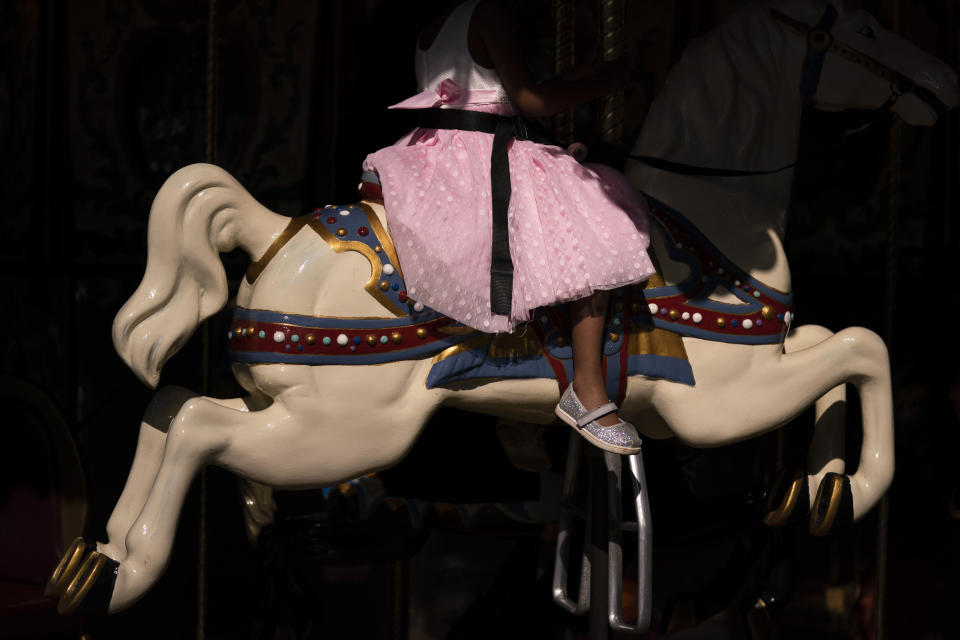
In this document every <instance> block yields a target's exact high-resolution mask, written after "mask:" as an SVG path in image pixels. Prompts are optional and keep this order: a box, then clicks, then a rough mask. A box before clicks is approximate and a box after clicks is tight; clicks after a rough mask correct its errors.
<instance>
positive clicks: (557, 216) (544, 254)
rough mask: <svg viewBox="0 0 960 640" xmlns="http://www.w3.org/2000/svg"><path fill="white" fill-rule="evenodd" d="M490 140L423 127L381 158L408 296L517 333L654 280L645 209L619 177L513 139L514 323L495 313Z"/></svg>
mask: <svg viewBox="0 0 960 640" xmlns="http://www.w3.org/2000/svg"><path fill="white" fill-rule="evenodd" d="M492 144H493V136H492V135H490V134H485V133H479V132H472V131H459V130H439V131H436V130H432V129H416V130H414V131H413V132H412V133H411V134H409V135H408V136H406V137H405V138H403V139H401V140H400V141H399V142H398V143H397V144H395V145H393V146H391V147H387V148H385V149H381V150H380V151H378V152H376V153H374V154H371V155H369V156H368V157H367V159H366V161H365V162H364V168H365V169H367V170H372V171H376V172H377V173H378V174H379V176H380V181H381V183H382V186H383V199H384V207H385V208H386V212H387V224H388V227H389V231H390V235H391V236H392V237H393V240H394V243H395V245H396V247H397V252H398V255H399V257H400V266H401V268H402V269H403V276H404V279H405V280H406V284H407V293H408V295H409V296H410V297H411V298H413V299H415V300H417V301H419V302H422V303H423V304H425V305H427V306H429V307H432V308H434V309H436V310H437V311H440V312H442V313H445V314H446V315H449V316H451V317H452V318H454V319H456V320H458V321H460V322H462V323H464V324H467V325H470V326H472V327H475V328H477V329H479V330H481V331H487V332H501V331H512V330H513V329H514V328H515V327H516V326H517V325H518V324H520V323H523V322H526V321H527V320H529V318H530V312H531V311H532V310H534V309H536V308H537V307H542V306H548V305H552V304H556V303H559V302H564V301H568V300H575V299H577V298H583V297H586V296H588V295H590V294H591V293H592V292H593V291H596V290H599V289H613V288H616V287H619V286H623V285H626V284H630V283H633V282H639V281H642V280H646V279H647V278H648V277H649V276H650V275H651V274H652V273H653V272H654V268H653V264H652V263H651V261H650V257H649V256H648V255H647V247H648V246H649V241H650V236H649V227H648V220H647V212H646V209H645V206H644V204H643V203H642V201H641V200H640V198H639V197H638V196H637V194H636V193H635V192H634V191H633V190H632V188H631V187H630V185H629V184H627V182H626V179H625V178H624V177H623V176H622V175H621V174H619V173H618V172H616V171H614V170H612V169H610V168H608V167H605V166H600V165H587V166H584V165H580V164H579V163H578V162H577V161H576V160H574V159H573V157H572V156H570V155H569V154H568V153H566V152H565V151H564V150H562V149H560V148H559V147H552V146H547V145H540V144H536V143H533V142H530V141H526V140H512V141H511V142H510V144H509V147H508V154H509V159H510V179H511V189H512V196H511V199H510V208H509V210H508V227H509V232H510V254H511V256H512V258H513V265H514V280H513V306H512V310H511V313H510V316H509V317H507V316H503V315H494V314H492V313H491V312H490V245H491V237H492V230H491V220H492V210H491V195H490V150H491V146H492Z"/></svg>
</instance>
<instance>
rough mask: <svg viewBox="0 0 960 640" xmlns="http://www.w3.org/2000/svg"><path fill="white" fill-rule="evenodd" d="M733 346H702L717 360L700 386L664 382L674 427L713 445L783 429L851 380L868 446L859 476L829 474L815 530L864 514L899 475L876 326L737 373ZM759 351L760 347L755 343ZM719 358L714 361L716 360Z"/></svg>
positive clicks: (763, 359)
mask: <svg viewBox="0 0 960 640" xmlns="http://www.w3.org/2000/svg"><path fill="white" fill-rule="evenodd" d="M733 348H742V347H729V346H724V345H717V344H709V345H706V346H703V345H701V346H698V347H696V350H697V351H698V353H695V354H693V353H692V354H691V361H693V362H698V360H697V359H696V358H695V357H694V356H696V357H699V358H703V359H706V360H707V361H710V364H707V365H706V366H704V368H703V375H701V372H700V371H698V372H697V385H696V387H685V386H684V385H674V384H664V385H662V386H661V387H659V389H658V392H657V393H655V394H654V398H653V401H654V404H655V407H656V409H657V411H658V412H660V414H661V416H663V418H664V420H665V421H666V422H667V424H668V425H669V426H670V427H671V429H672V430H673V431H674V433H675V434H676V435H677V436H678V437H679V438H681V439H682V440H684V441H686V442H687V443H689V444H691V445H693V446H700V447H711V446H720V445H724V444H729V443H732V442H736V441H739V440H743V439H746V438H750V437H754V436H757V435H760V434H761V433H765V432H767V431H769V430H771V429H774V428H777V427H779V426H781V425H783V424H785V423H786V422H787V421H789V420H790V419H792V418H793V417H795V416H796V415H797V414H799V413H800V412H801V411H803V410H804V409H805V408H806V407H808V406H810V405H811V404H813V403H815V402H816V400H817V399H818V398H821V397H822V396H824V394H826V393H827V392H828V391H829V390H830V389H833V388H835V387H837V386H838V385H841V384H844V383H847V382H849V383H851V384H853V385H854V386H855V387H856V388H857V391H858V392H859V397H860V402H861V404H862V410H863V411H862V414H863V420H862V428H863V444H862V448H861V453H860V465H859V467H858V468H857V470H856V472H855V473H853V474H852V475H842V474H838V473H831V472H826V473H825V474H824V481H823V482H821V484H820V487H818V490H817V492H816V497H815V498H814V501H813V504H812V511H811V521H810V525H811V532H813V533H817V534H822V533H825V532H827V531H829V529H830V528H831V527H832V526H833V525H834V524H841V523H843V522H845V521H850V520H858V519H860V518H862V517H863V515H864V514H865V513H866V512H867V511H868V510H869V509H870V508H872V507H873V506H874V505H875V504H876V503H877V502H878V501H879V500H880V498H881V497H882V496H883V494H884V492H885V491H886V490H887V488H888V487H889V486H890V482H891V481H892V479H893V463H894V449H893V401H892V397H891V383H890V363H889V360H888V356H887V349H886V345H884V343H883V340H882V339H881V338H880V337H879V336H877V335H876V334H875V333H873V332H872V331H869V330H867V329H863V328H859V327H853V328H849V329H844V330H843V331H841V332H839V333H837V334H836V335H834V336H832V337H830V338H828V339H827V340H824V341H823V342H821V343H819V344H817V345H815V346H813V347H809V348H806V349H802V350H800V351H796V352H793V353H785V354H775V353H762V352H760V353H757V354H756V355H755V356H753V357H750V358H745V359H742V363H743V366H741V367H740V369H739V371H736V370H735V371H730V368H731V367H730V365H728V364H727V362H728V361H729V358H728V357H727V356H728V353H729V349H733ZM749 348H751V349H757V348H756V347H749ZM711 359H712V360H711Z"/></svg>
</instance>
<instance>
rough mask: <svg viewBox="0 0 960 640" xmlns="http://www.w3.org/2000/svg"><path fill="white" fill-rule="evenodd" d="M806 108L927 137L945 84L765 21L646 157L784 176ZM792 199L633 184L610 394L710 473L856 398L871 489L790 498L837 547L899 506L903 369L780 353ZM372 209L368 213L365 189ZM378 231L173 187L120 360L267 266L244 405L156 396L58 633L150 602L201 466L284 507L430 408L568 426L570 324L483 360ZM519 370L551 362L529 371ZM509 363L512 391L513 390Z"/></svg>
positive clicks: (867, 37) (765, 13) (855, 347)
mask: <svg viewBox="0 0 960 640" xmlns="http://www.w3.org/2000/svg"><path fill="white" fill-rule="evenodd" d="M798 87H799V88H800V90H799V91H798ZM804 102H806V103H808V104H811V105H813V106H815V107H822V108H827V109H842V108H850V107H853V108H867V109H884V108H889V109H891V110H893V111H894V112H896V113H897V114H899V115H900V117H902V118H903V119H904V120H905V121H906V122H908V123H912V124H918V125H931V124H933V123H934V121H935V119H936V111H935V107H952V106H954V105H955V104H956V102H957V86H956V76H955V74H953V72H952V71H951V70H949V69H948V68H947V67H945V66H944V65H943V64H942V63H940V62H938V61H937V60H936V59H934V58H932V57H931V56H929V55H927V54H925V53H923V52H921V51H920V50H918V49H917V48H916V47H914V46H913V45H911V44H909V43H908V42H906V41H904V40H902V39H901V38H899V37H897V36H895V35H893V34H891V33H889V32H887V31H885V30H884V29H882V28H881V27H880V26H879V25H878V24H877V23H876V21H875V20H874V19H873V18H871V17H870V16H869V15H867V14H866V13H864V12H859V11H858V12H854V13H850V14H846V13H843V12H842V11H839V12H838V11H836V10H835V9H834V8H833V7H832V6H829V5H824V4H821V3H816V2H800V1H799V0H797V1H784V2H770V3H766V4H759V5H756V6H752V7H750V8H747V9H744V10H741V11H738V12H736V13H735V14H733V15H732V16H731V17H730V18H729V19H727V20H726V22H724V23H723V24H722V25H720V26H719V27H718V28H716V29H715V30H714V31H713V32H712V33H711V34H709V35H708V36H707V37H705V38H703V39H702V40H700V41H699V42H696V43H694V44H693V45H692V46H691V47H690V48H689V49H688V50H687V52H686V53H685V55H684V56H683V59H682V60H681V61H680V62H679V63H678V65H677V66H676V68H675V69H674V70H672V71H671V73H670V76H669V80H668V82H667V85H666V88H665V90H664V92H663V93H662V94H661V95H660V96H659V97H658V98H657V100H656V102H655V103H654V105H653V106H652V108H651V110H650V113H649V115H648V116H647V118H646V121H645V122H644V126H643V129H642V133H641V135H640V138H639V142H638V143H637V151H639V152H642V153H643V154H645V155H650V156H656V157H659V158H663V159H668V160H669V161H671V162H674V163H684V164H687V163H689V164H690V165H696V166H699V167H719V168H728V169H730V168H732V169H745V170H746V169H753V170H772V169H776V168H778V167H782V166H783V165H786V164H788V163H789V162H791V161H792V159H793V157H794V153H795V151H796V146H797V137H798V129H799V122H800V114H801V108H802V106H803V103H804ZM791 174H792V172H791V171H790V170H789V169H785V170H782V171H776V172H772V173H764V174H760V175H740V176H704V175H683V174H677V173H674V172H672V171H667V170H665V169H661V168H654V167H649V166H647V167H641V166H633V167H631V168H630V170H629V176H630V178H631V179H632V181H633V183H634V185H635V186H637V187H638V188H639V189H641V190H642V191H644V192H645V193H646V194H648V197H649V199H650V203H651V211H652V215H653V217H654V219H655V221H656V223H655V224H654V225H653V226H654V227H656V228H657V229H658V231H659V232H660V233H659V234H653V235H655V236H657V239H656V242H655V244H654V252H655V255H656V256H657V257H658V259H659V264H660V266H661V273H662V276H663V278H662V280H661V279H659V278H654V279H651V281H650V282H648V283H646V286H645V287H644V286H640V287H633V288H628V289H627V290H626V291H621V292H618V293H617V294H616V295H615V296H614V298H613V303H612V310H611V314H610V316H611V320H610V322H611V325H610V327H611V328H610V332H609V334H608V336H607V340H606V343H605V345H604V349H605V354H606V355H607V358H606V367H607V373H608V375H609V374H611V370H616V372H618V373H619V376H614V377H613V379H614V382H612V383H610V384H609V385H608V388H609V389H610V391H611V395H612V396H617V398H618V399H619V400H620V401H621V403H620V406H621V415H622V416H623V417H624V418H625V419H628V420H630V421H632V422H634V423H635V424H636V425H637V427H638V429H639V430H640V432H641V433H643V434H644V435H645V436H646V437H649V438H666V437H670V436H673V437H677V438H680V439H682V440H683V441H684V442H686V443H688V444H690V445H693V446H698V447H714V446H719V445H724V444H727V443H731V442H735V441H739V440H743V439H746V438H750V437H753V436H757V435H759V434H762V433H765V432H768V431H770V430H772V429H775V428H777V427H779V426H781V425H783V424H784V423H785V422H787V421H788V420H790V419H791V418H792V417H794V416H796V415H797V414H798V413H799V412H801V411H802V410H803V409H805V408H806V407H808V406H810V405H811V404H813V403H814V402H817V401H818V399H819V398H826V399H827V400H826V401H824V400H820V403H821V404H823V403H826V405H828V404H830V403H832V402H834V401H835V400H837V399H838V397H839V394H841V393H842V391H838V390H837V389H838V388H839V387H840V386H841V385H843V384H845V383H850V384H853V385H854V386H855V387H856V388H857V391H858V396H859V398H860V402H861V403H862V406H863V411H862V416H863V419H862V421H863V424H862V428H863V445H862V447H863V448H862V451H861V455H860V465H859V468H858V469H857V470H856V471H855V472H854V473H853V474H844V473H843V469H842V468H840V467H839V466H838V462H837V461H836V460H834V459H833V456H832V454H831V452H829V451H827V452H826V453H824V451H823V447H820V448H819V449H816V448H815V449H816V450H817V451H819V452H820V457H821V458H823V460H821V461H820V462H822V463H824V470H820V471H818V472H817V473H819V475H817V474H812V475H811V476H810V477H809V478H804V479H805V480H806V481H807V482H801V483H800V484H802V485H803V486H807V485H808V483H816V482H818V481H821V480H822V482H821V486H818V487H813V486H812V485H810V486H811V491H810V492H809V496H812V497H811V498H810V499H809V501H808V503H807V504H803V505H802V506H801V507H800V508H801V509H804V510H805V509H807V508H809V509H810V510H811V511H812V514H813V516H812V519H811V522H812V526H814V527H815V528H818V529H823V528H829V527H830V526H831V525H834V524H839V523H840V522H841V521H843V520H856V519H859V518H861V517H862V516H863V515H864V514H865V513H866V512H867V511H868V510H869V509H870V508H871V507H873V506H874V505H875V504H876V503H877V501H878V500H879V499H880V497H881V496H882V495H883V493H884V491H885V490H886V489H887V487H888V486H889V484H890V482H891V479H892V476H893V418H892V401H891V387H890V368H889V363H888V357H887V351H886V347H885V345H884V343H883V341H882V340H881V339H880V338H879V337H878V336H877V335H876V334H874V333H873V332H871V331H868V330H866V329H862V328H849V329H845V330H843V331H840V332H838V333H837V334H836V335H829V332H826V331H825V330H823V329H806V328H801V329H797V330H794V332H793V333H791V334H790V336H791V337H787V336H788V329H789V325H790V323H791V320H792V317H791V314H792V299H791V295H790V293H789V292H790V271H789V269H788V267H787V261H786V258H785V256H784V252H783V248H782V244H781V238H782V235H783V231H784V222H785V220H784V218H785V212H786V208H787V202H788V196H789V190H790V185H791V178H792V175H791ZM365 187H366V189H365V191H364V192H365V193H367V194H368V195H370V196H373V195H375V192H376V189H377V186H376V185H375V184H372V182H371V183H367V184H366V185H365ZM383 188H384V189H389V188H390V186H389V185H383ZM388 221H389V217H388V212H385V211H384V208H383V206H382V204H381V203H379V202H377V201H376V200H375V199H373V198H372V197H371V198H368V199H366V200H364V201H363V202H361V203H359V204H356V205H352V206H348V207H332V206H328V207H326V208H324V209H319V210H317V211H315V212H314V213H312V214H308V215H306V216H302V217H299V218H293V219H290V218H288V217H284V216H281V215H278V214H275V213H272V212H270V211H269V210H267V209H266V208H264V207H263V206H262V205H260V204H259V203H257V202H256V201H255V200H254V199H253V197H251V196H250V195H249V194H248V193H247V192H246V191H245V190H244V189H243V187H241V185H240V184H239V183H238V182H237V181H236V180H234V179H233V178H232V177H231V176H230V175H228V174H227V173H226V172H225V171H223V170H222V169H219V168H217V167H214V166H211V165H192V166H189V167H186V168H183V169H181V170H179V171H177V172H176V173H175V174H173V175H172V176H171V177H170V178H169V179H168V180H167V182H166V183H165V184H164V185H163V187H162V188H161V189H160V191H159V193H158V194H157V197H156V199H155V200H154V203H153V206H152V208H151V212H150V221H149V230H148V243H149V253H148V260H147V266H146V273H145V275H144V277H143V281H142V283H141V284H140V286H139V288H138V289H137V290H136V292H135V293H134V294H133V296H132V297H131V298H130V300H129V301H128V302H127V303H126V304H125V305H124V306H123V308H122V309H121V310H120V312H119V313H118V315H117V317H116V319H115V321H114V326H113V338H114V344H115V346H116V348H117V351H118V353H119V354H120V356H121V357H122V358H123V360H124V361H125V362H126V363H127V364H128V365H129V366H130V367H131V369H132V370H133V371H134V372H135V373H136V374H137V376H139V377H140V379H141V380H143V382H145V383H146V384H148V385H150V386H156V384H157V381H158V378H159V375H160V370H161V368H162V367H163V365H164V363H165V362H166V361H167V359H168V358H170V357H171V356H172V355H173V354H174V353H175V352H176V351H177V349H178V348H179V347H181V346H182V345H183V344H184V342H185V341H186V340H187V339H188V338H189V336H190V335H191V334H192V333H193V332H194V331H195V329H196V328H197V327H198V326H199V324H200V323H201V322H203V320H204V319H206V318H209V317H210V316H211V315H213V314H214V313H216V312H217V311H219V310H220V309H221V308H223V307H224V305H225V304H226V303H227V300H228V291H227V278H226V274H225V271H224V268H223V266H222V264H221V262H220V259H219V256H218V252H221V251H230V250H232V249H234V248H235V247H241V248H242V249H244V250H245V251H246V252H247V253H248V254H249V255H250V257H251V258H252V260H253V262H252V264H251V268H250V270H249V271H248V272H247V275H246V277H245V279H244V281H243V282H242V283H241V286H240V289H239V292H238V293H237V295H236V305H237V310H236V313H235V321H234V324H233V326H232V328H231V331H230V333H229V336H228V338H229V340H230V344H231V352H232V354H233V359H234V373H235V375H236V377H237V379H238V380H239V382H240V383H241V384H242V385H243V387H244V388H245V389H246V390H248V391H249V395H248V396H246V397H243V398H234V399H219V398H208V397H202V396H199V395H197V394H194V393H192V392H190V391H188V390H186V389H183V388H165V389H162V390H160V391H159V392H158V393H157V394H156V395H155V397H154V399H153V400H152V402H151V403H150V405H149V406H148V408H147V409H146V412H145V416H144V418H143V422H142V424H141V427H140V435H139V440H138V443H137V450H136V454H135V456H134V460H133V465H132V468H131V470H130V474H129V477H128V479H127V483H126V486H125V488H124V490H123V493H122V495H121V496H120V499H119V501H118V503H117V505H116V507H115V509H114V511H113V513H112V515H111V517H110V519H109V522H108V524H107V535H108V540H107V541H106V542H97V543H94V542H90V541H84V540H78V541H77V542H76V543H75V544H74V545H73V546H72V547H71V548H70V549H69V550H68V551H67V553H66V554H65V555H64V557H63V559H62V560H61V562H60V564H59V565H58V566H57V567H56V569H55V570H54V573H53V575H52V576H51V579H50V583H49V585H48V591H49V592H50V593H52V594H57V595H60V609H61V611H62V612H73V611H79V612H85V613H105V612H115V611H119V610H121V609H124V608H126V607H129V606H130V605H131V604H132V603H134V602H135V601H136V600H137V599H139V598H141V597H142V596H143V595H144V594H145V593H146V592H147V591H148V590H149V589H150V587H151V586H153V585H154V584H155V583H156V581H157V580H158V579H159V577H160V575H161V574H162V572H163V570H164V568H165V566H166V564H167V561H168V559H169V554H170V550H171V546H172V542H173V539H174V531H175V528H176V526H177V519H178V516H179V514H180V511H181V508H182V506H183V502H184V498H185V496H186V493H187V490H188V488H189V486H190V484H191V481H192V480H193V478H194V477H195V476H196V474H197V473H198V472H199V470H200V469H201V468H203V467H204V466H205V465H209V464H214V465H218V466H221V467H223V468H226V469H229V470H231V471H233V472H234V473H236V474H238V475H240V476H242V477H244V478H247V479H250V480H253V481H256V482H260V483H264V484H266V485H270V486H273V487H277V488H285V489H291V488H308V487H320V486H326V485H331V484H335V483H338V482H342V481H344V480H346V479H350V478H356V477H359V476H362V475H363V474H366V473H369V472H372V471H376V470H379V469H384V468H386V467H390V466H391V465H394V464H395V463H397V462H398V461H399V460H400V459H401V458H402V457H403V456H404V455H405V453H406V452H407V451H408V450H409V449H410V448H411V446H412V445H413V443H414V441H415V439H416V438H417V436H418V434H419V433H420V431H421V429H422V428H423V426H424V424H425V423H426V422H427V420H428V419H429V418H430V417H431V415H432V414H433V413H434V412H435V411H436V410H437V408H438V407H440V406H441V405H449V406H454V407H459V408H462V409H466V410H470V411H477V412H482V413H487V414H493V415H497V416H501V417H504V418H507V419H513V420H520V421H525V422H533V423H541V424H547V423H552V422H553V421H554V413H553V410H554V406H555V405H556V403H557V400H558V398H559V392H560V389H559V387H560V386H562V384H564V383H565V382H566V380H567V379H569V378H568V374H569V345H568V344H567V343H566V340H565V338H564V328H563V327H562V314H559V313H556V312H555V310H544V311H543V312H542V313H541V312H538V313H537V314H535V315H536V318H535V319H534V322H532V323H531V328H530V329H529V330H528V331H526V332H525V333H522V334H518V335H510V336H499V335H498V336H492V335H490V334H481V333H479V332H476V331H473V330H472V329H470V328H469V327H464V326H462V325H457V324H455V323H454V322H453V321H452V320H451V319H449V318H445V317H443V316H440V315H439V314H437V313H435V312H432V311H431V310H430V309H427V308H424V307H423V306H422V305H420V304H419V303H416V302H415V301H413V300H410V299H407V296H406V295H405V291H404V289H403V280H402V270H401V266H402V265H400V264H399V262H398V259H397V255H396V252H395V249H394V247H393V245H392V243H391V242H390V239H389V236H388V235H387V233H386V231H385V228H386V226H387V223H388ZM785 340H786V346H784V341H785ZM658 345H659V346H658ZM525 349H526V350H527V352H530V351H533V352H536V351H537V349H539V350H540V352H539V357H538V358H532V359H525V358H523V357H520V355H523V353H525V351H524V350H525ZM518 354H519V355H518ZM510 363H512V364H516V365H517V366H518V367H519V368H522V369H524V371H523V374H522V375H516V374H512V373H510V371H511V368H510V366H507V365H508V364H510ZM627 374H629V375H627ZM558 382H560V384H558ZM826 405H825V406H826ZM821 413H822V412H821ZM819 438H820V440H821V442H826V443H829V442H830V440H831V436H830V435H829V434H827V435H821V436H819ZM823 487H825V489H824V488H823ZM788 493H789V492H788ZM794 493H795V492H794ZM792 502H793V504H794V507H796V503H797V500H796V499H793V500H792Z"/></svg>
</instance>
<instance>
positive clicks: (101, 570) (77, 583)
mask: <svg viewBox="0 0 960 640" xmlns="http://www.w3.org/2000/svg"><path fill="white" fill-rule="evenodd" d="M119 570H120V563H118V562H117V561H116V560H112V559H111V558H109V557H107V556H105V555H103V554H102V553H99V552H97V551H93V552H92V553H90V555H88V556H87V559H86V560H84V561H83V566H81V567H80V570H79V571H77V575H75V576H74V577H73V579H72V580H71V581H70V584H69V585H67V589H66V591H65V592H64V594H63V597H61V598H60V602H59V603H57V611H59V612H60V613H61V614H62V615H66V616H69V615H74V614H77V615H82V616H105V615H107V613H109V611H110V598H111V596H113V585H114V584H115V583H116V582H117V572H118V571H119Z"/></svg>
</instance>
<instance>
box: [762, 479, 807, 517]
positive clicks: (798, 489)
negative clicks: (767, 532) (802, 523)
mask: <svg viewBox="0 0 960 640" xmlns="http://www.w3.org/2000/svg"><path fill="white" fill-rule="evenodd" d="M809 504H810V490H809V489H808V488H807V474H806V472H805V471H804V470H803V469H800V468H794V469H792V470H791V469H783V470H782V471H780V473H779V474H778V475H777V479H776V480H775V481H774V482H773V487H771V489H770V497H769V498H767V515H765V516H764V517H763V522H764V524H766V525H767V526H770V527H782V526H784V525H785V524H788V523H790V522H793V521H795V520H796V519H797V515H798V514H797V505H802V507H801V509H802V510H803V511H806V509H807V506H808V505H809Z"/></svg>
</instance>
